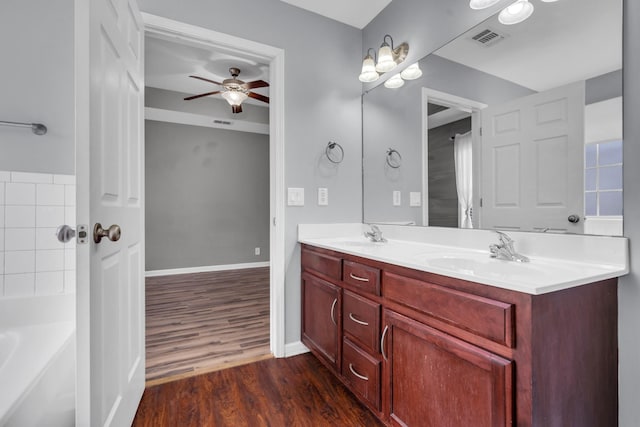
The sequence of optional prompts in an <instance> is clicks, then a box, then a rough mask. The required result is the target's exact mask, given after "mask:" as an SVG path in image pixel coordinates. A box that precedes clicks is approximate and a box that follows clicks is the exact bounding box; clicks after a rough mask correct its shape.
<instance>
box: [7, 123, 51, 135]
mask: <svg viewBox="0 0 640 427" xmlns="http://www.w3.org/2000/svg"><path fill="white" fill-rule="evenodd" d="M0 126H13V127H19V128H31V132H33V133H35V134H36V135H44V134H45V133H47V127H46V126H45V125H43V124H42V123H20V122H7V121H4V120H0Z"/></svg>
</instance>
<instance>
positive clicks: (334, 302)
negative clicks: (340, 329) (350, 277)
mask: <svg viewBox="0 0 640 427" xmlns="http://www.w3.org/2000/svg"><path fill="white" fill-rule="evenodd" d="M337 302H338V298H336V299H334V300H333V304H331V321H332V322H333V324H334V325H336V326H338V324H337V323H336V315H335V311H336V303H337Z"/></svg>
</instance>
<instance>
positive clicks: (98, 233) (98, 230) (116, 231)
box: [93, 222, 122, 243]
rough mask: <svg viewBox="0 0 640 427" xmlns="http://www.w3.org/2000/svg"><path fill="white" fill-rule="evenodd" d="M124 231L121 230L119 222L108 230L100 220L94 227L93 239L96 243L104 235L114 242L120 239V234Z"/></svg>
mask: <svg viewBox="0 0 640 427" xmlns="http://www.w3.org/2000/svg"><path fill="white" fill-rule="evenodd" d="M121 234H122V231H121V230H120V226H119V225H118V224H113V225H112V226H111V227H109V228H107V229H106V230H105V229H104V228H102V224H100V223H99V222H98V223H96V225H95V226H94V227H93V241H94V242H96V243H100V242H101V241H102V238H103V237H106V238H108V239H109V240H111V241H112V242H117V241H118V240H120V235H121Z"/></svg>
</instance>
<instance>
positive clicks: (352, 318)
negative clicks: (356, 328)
mask: <svg viewBox="0 0 640 427" xmlns="http://www.w3.org/2000/svg"><path fill="white" fill-rule="evenodd" d="M349 319H351V320H353V321H354V322H356V323H357V324H358V325H362V326H369V324H368V323H367V322H363V321H362V320H359V319H356V318H355V316H354V315H353V313H349Z"/></svg>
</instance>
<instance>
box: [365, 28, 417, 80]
mask: <svg viewBox="0 0 640 427" xmlns="http://www.w3.org/2000/svg"><path fill="white" fill-rule="evenodd" d="M387 38H388V39H389V41H390V42H391V44H389V43H388V42H387ZM371 50H373V49H371V48H370V49H368V50H367V56H365V57H364V60H363V61H362V71H361V72H360V75H359V76H358V79H359V80H360V81H361V82H363V83H369V82H375V81H376V80H378V78H379V77H380V74H382V73H388V72H389V71H391V70H393V69H394V68H396V67H397V66H398V64H401V63H402V62H403V61H404V60H405V59H406V57H407V54H408V53H409V45H408V44H407V43H402V44H400V45H399V46H398V47H394V46H393V38H392V37H391V36H390V35H389V34H386V35H385V36H384V38H383V39H382V45H380V49H379V50H378V59H377V61H376V60H375V58H374V57H373V56H372V55H371V54H370V53H369V52H370V51H371Z"/></svg>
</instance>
